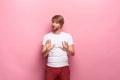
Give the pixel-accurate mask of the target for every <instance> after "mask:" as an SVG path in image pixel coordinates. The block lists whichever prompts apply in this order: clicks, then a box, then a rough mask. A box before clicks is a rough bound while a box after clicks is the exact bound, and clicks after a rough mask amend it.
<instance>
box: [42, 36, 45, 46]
mask: <svg viewBox="0 0 120 80" xmlns="http://www.w3.org/2000/svg"><path fill="white" fill-rule="evenodd" d="M45 43H46V36H44V37H43V40H42V45H45Z"/></svg>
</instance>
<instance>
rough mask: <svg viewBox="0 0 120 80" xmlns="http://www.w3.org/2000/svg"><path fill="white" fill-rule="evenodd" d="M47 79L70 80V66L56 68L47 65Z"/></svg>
mask: <svg viewBox="0 0 120 80" xmlns="http://www.w3.org/2000/svg"><path fill="white" fill-rule="evenodd" d="M45 80H70V69H69V66H65V67H60V68H54V67H49V66H47V67H46V72H45Z"/></svg>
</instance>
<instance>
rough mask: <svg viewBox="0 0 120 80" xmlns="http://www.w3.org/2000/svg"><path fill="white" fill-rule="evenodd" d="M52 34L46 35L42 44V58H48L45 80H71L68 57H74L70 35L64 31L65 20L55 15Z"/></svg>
mask: <svg viewBox="0 0 120 80" xmlns="http://www.w3.org/2000/svg"><path fill="white" fill-rule="evenodd" d="M51 21H52V32H50V33H48V34H46V35H45V36H44V38H43V42H42V50H41V53H42V56H43V57H48V60H47V67H46V74H45V80H70V69H69V63H68V56H69V55H71V56H73V55H74V47H73V40H72V37H71V35H70V34H68V33H65V32H63V31H62V27H63V24H64V18H63V17H62V16H61V15H55V16H53V17H52V19H51Z"/></svg>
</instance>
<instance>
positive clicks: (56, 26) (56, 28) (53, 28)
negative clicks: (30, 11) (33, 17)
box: [52, 21, 61, 32]
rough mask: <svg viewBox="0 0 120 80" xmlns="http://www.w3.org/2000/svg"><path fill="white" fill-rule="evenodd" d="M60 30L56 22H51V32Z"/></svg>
mask: <svg viewBox="0 0 120 80" xmlns="http://www.w3.org/2000/svg"><path fill="white" fill-rule="evenodd" d="M60 28H61V25H60V23H57V22H55V21H54V22H52V30H53V32H55V31H57V30H59V29H60Z"/></svg>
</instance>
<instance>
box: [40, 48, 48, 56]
mask: <svg viewBox="0 0 120 80" xmlns="http://www.w3.org/2000/svg"><path fill="white" fill-rule="evenodd" d="M41 54H42V56H43V57H46V56H47V55H48V50H47V48H46V47H45V46H43V47H42V51H41Z"/></svg>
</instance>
